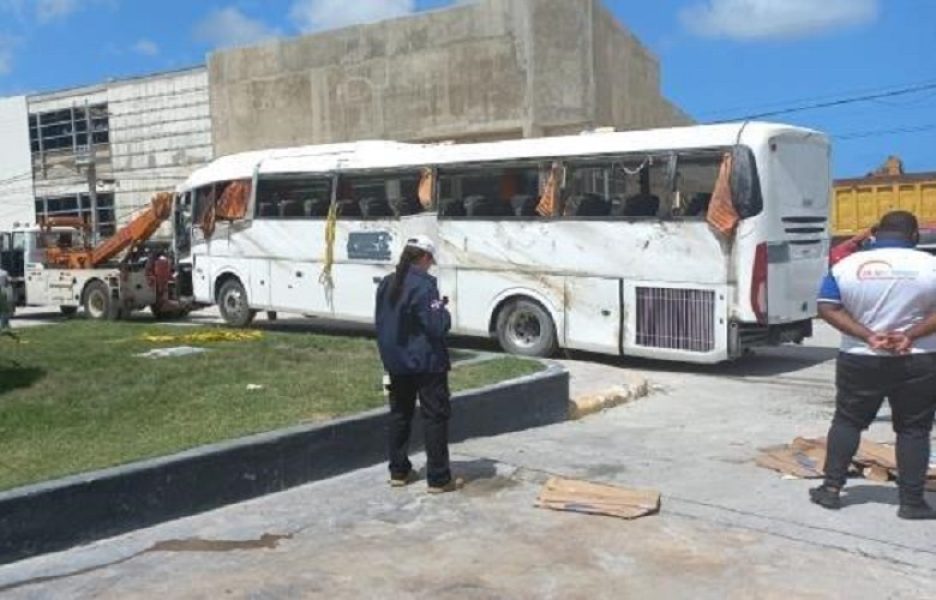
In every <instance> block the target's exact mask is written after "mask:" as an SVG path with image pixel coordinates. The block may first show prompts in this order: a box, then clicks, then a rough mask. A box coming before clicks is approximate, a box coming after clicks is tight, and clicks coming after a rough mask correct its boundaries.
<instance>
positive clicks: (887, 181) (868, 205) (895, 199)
mask: <svg viewBox="0 0 936 600" xmlns="http://www.w3.org/2000/svg"><path fill="white" fill-rule="evenodd" d="M892 210H908V211H910V212H912V213H913V214H915V215H916V216H917V218H918V219H919V220H920V226H921V229H922V230H923V231H922V233H923V236H922V237H923V239H922V244H921V245H922V246H925V247H927V249H930V248H933V249H936V172H930V173H905V172H904V168H903V162H902V161H901V160H900V159H899V158H898V157H896V156H892V157H890V158H888V159H887V162H886V163H884V166H883V167H881V168H880V169H878V170H877V171H875V172H873V173H870V174H868V176H866V177H861V178H858V179H841V180H838V181H836V182H835V189H834V192H833V199H832V237H833V238H834V240H835V241H836V242H837V241H841V240H845V239H848V238H851V237H852V236H855V235H857V234H859V233H861V232H863V231H866V230H867V229H869V228H871V227H873V226H874V225H875V224H876V223H877V222H878V221H879V220H880V219H881V217H882V216H884V215H885V214H886V213H888V212H890V211H892Z"/></svg>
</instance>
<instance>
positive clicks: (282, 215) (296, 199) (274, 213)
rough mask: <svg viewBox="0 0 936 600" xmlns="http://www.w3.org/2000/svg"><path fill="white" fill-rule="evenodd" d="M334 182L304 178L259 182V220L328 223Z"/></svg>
mask: <svg viewBox="0 0 936 600" xmlns="http://www.w3.org/2000/svg"><path fill="white" fill-rule="evenodd" d="M331 196H332V178H331V177H329V176H324V175H319V176H309V175H302V174H288V175H275V176H272V175H264V176H261V177H260V179H259V181H258V182H257V207H256V209H255V210H256V216H257V218H258V219H324V218H325V217H327V216H328V207H329V206H330V205H331Z"/></svg>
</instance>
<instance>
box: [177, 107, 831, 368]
mask: <svg viewBox="0 0 936 600" xmlns="http://www.w3.org/2000/svg"><path fill="white" fill-rule="evenodd" d="M726 157H731V159H732V160H731V162H730V163H727V162H726V160H727V158H726ZM829 157H830V147H829V142H828V139H827V138H826V137H825V136H824V135H822V134H820V133H818V132H815V131H810V130H806V129H800V128H796V127H791V126H786V125H777V124H770V123H754V122H752V123H745V124H729V125H715V126H697V127H685V128H676V129H660V130H651V131H638V132H627V133H613V132H609V133H604V132H598V133H589V134H583V135H579V136H570V137H554V138H543V139H527V140H517V141H505V142H494V143H482V144H464V145H456V144H438V145H419V144H402V143H395V142H378V141H374V142H358V143H350V144H338V145H326V146H310V147H303V148H292V149H282V150H270V151H261V152H249V153H244V154H238V155H232V156H228V157H224V158H220V159H218V160H216V161H214V162H213V163H211V164H210V165H208V166H206V167H204V168H202V169H200V170H199V171H197V172H195V173H194V174H193V175H192V176H191V177H190V178H189V179H188V181H187V182H186V183H185V184H184V185H183V186H181V187H180V189H179V190H178V198H177V208H176V214H175V216H174V221H175V228H174V229H175V238H176V239H175V243H176V246H177V250H178V252H179V253H180V256H181V257H182V261H181V262H182V264H183V265H185V267H186V270H188V269H190V274H191V293H192V295H193V296H194V299H195V301H196V302H198V303H203V304H217V305H218V306H219V307H220V311H221V314H222V316H223V317H224V319H225V320H226V321H227V322H228V323H229V324H231V325H234V326H246V325H248V324H249V323H250V322H251V320H252V319H253V316H254V315H255V314H256V313H257V311H268V312H284V313H297V314H301V315H307V316H312V317H321V318H327V319H335V320H347V321H356V322H371V321H372V320H373V313H374V292H375V289H376V284H377V283H378V282H379V281H380V279H381V278H382V277H384V276H385V275H387V274H388V273H390V272H391V271H392V269H393V267H394V260H395V258H396V257H397V256H399V252H400V251H401V249H402V247H403V245H404V244H405V241H406V240H407V239H408V238H409V237H411V236H413V235H415V234H427V235H429V236H430V237H431V238H433V240H434V241H435V242H436V245H437V247H438V248H439V252H438V254H439V256H438V257H437V261H438V266H437V270H436V275H437V277H438V279H439V285H440V289H441V291H442V293H443V294H444V295H446V296H448V297H449V299H450V305H449V307H450V310H451V312H452V316H453V330H454V333H457V334H462V335H468V336H493V337H495V338H497V339H498V340H499V342H500V344H501V346H502V347H503V348H504V349H505V350H507V351H509V352H512V353H517V354H522V355H530V356H546V355H549V354H551V353H553V352H554V351H555V350H556V349H558V348H567V349H575V350H584V351H591V352H598V353H606V354H612V355H621V356H638V357H649V358H654V359H667V360H678V361H686V362H698V363H715V362H720V361H724V360H729V359H732V358H735V357H738V356H740V355H741V354H742V353H743V352H744V351H745V350H747V349H749V348H752V347H756V346H764V345H772V344H780V343H788V342H794V343H798V342H800V341H802V340H803V339H804V338H806V337H808V336H810V335H811V333H812V319H813V318H814V317H815V315H816V289H817V283H818V282H819V280H820V279H821V276H822V275H823V273H824V271H825V270H826V268H827V256H828V250H829V222H828V216H829V215H828V213H829V204H828V203H829V197H830V171H829ZM726 164H727V165H730V172H729V171H728V170H727V169H728V168H729V167H725V169H723V168H722V167H723V165H726ZM720 172H725V173H726V174H730V182H731V184H732V185H731V190H730V192H731V193H730V195H729V196H728V200H727V205H728V206H727V208H728V212H729V213H731V212H732V209H733V211H734V212H736V215H735V216H736V217H737V219H736V222H737V226H736V228H735V229H734V230H733V231H731V232H729V233H727V234H723V232H720V231H716V229H714V228H713V226H712V225H711V224H710V222H709V220H707V216H710V212H712V211H713V207H712V206H711V204H714V202H713V201H712V194H713V192H714V191H715V187H716V183H718V180H719V179H720V178H719V173H720ZM721 179H722V181H723V182H724V183H727V178H726V177H724V176H723V177H722V178H721ZM238 194H240V198H239V200H238V198H237V196H238ZM716 197H717V198H722V199H723V198H724V197H725V195H724V194H717V195H716ZM232 198H234V205H235V206H236V205H237V204H238V202H239V203H240V204H241V208H240V210H237V209H235V210H233V211H232V210H231V208H230V205H231V200H232ZM220 205H225V208H224V209H223V210H222V209H219V208H218V207H219V206H220ZM719 205H720V209H721V210H722V214H724V209H725V208H726V207H725V201H721V202H719ZM330 208H332V209H334V210H333V212H332V214H331V215H330V211H329V209H330ZM183 287H188V286H187V285H184V286H183Z"/></svg>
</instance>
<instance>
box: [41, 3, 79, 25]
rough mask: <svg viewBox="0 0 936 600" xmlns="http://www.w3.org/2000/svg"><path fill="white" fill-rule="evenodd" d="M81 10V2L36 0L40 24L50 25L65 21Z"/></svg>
mask: <svg viewBox="0 0 936 600" xmlns="http://www.w3.org/2000/svg"><path fill="white" fill-rule="evenodd" d="M79 8H81V3H80V2H79V0H36V19H37V20H38V21H39V22H40V23H50V22H52V21H56V20H59V19H64V18H65V17H67V16H69V15H70V14H72V13H73V12H75V11H77V10H78V9H79Z"/></svg>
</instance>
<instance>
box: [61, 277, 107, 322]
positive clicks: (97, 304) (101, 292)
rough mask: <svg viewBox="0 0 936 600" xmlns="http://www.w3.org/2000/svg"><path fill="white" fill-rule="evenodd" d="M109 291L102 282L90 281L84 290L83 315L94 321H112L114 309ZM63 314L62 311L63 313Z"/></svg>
mask: <svg viewBox="0 0 936 600" xmlns="http://www.w3.org/2000/svg"><path fill="white" fill-rule="evenodd" d="M112 304H113V301H112V300H111V297H110V290H109V289H107V285H105V284H104V282H103V281H92V282H91V283H89V284H88V287H86V288H85V293H84V310H85V314H86V315H88V316H89V317H91V318H92V319H95V320H103V319H113V318H114V317H113V313H114V307H113V306H112ZM63 312H64V311H63Z"/></svg>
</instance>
